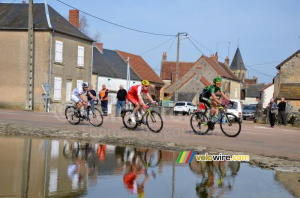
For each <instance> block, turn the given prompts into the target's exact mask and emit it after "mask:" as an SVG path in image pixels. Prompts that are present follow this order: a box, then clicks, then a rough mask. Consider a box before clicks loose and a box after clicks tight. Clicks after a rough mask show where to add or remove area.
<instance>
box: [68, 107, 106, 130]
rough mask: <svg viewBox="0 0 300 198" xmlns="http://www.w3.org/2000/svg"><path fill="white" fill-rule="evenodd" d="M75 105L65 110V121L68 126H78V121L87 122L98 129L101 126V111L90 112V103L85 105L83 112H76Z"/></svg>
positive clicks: (95, 109)
mask: <svg viewBox="0 0 300 198" xmlns="http://www.w3.org/2000/svg"><path fill="white" fill-rule="evenodd" d="M77 105H78V103H75V105H74V106H68V107H67V108H66V110H65V115H66V119H67V120H68V122H69V123H70V124H73V125H76V124H79V122H80V121H84V120H86V121H89V122H90V123H91V124H92V125H93V126H96V127H99V126H101V125H102V124H103V115H102V113H101V111H100V110H99V109H97V108H94V110H92V107H91V105H90V103H89V102H88V104H87V109H86V110H84V111H83V112H80V113H78V112H77V110H76V109H77Z"/></svg>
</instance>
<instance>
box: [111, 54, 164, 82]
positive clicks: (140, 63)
mask: <svg viewBox="0 0 300 198" xmlns="http://www.w3.org/2000/svg"><path fill="white" fill-rule="evenodd" d="M116 52H118V54H119V55H120V56H121V57H122V58H123V59H124V61H127V57H129V58H130V61H129V64H130V66H131V68H132V69H133V70H134V71H135V73H137V74H138V75H139V76H140V78H142V79H145V80H149V81H150V82H151V83H159V84H164V82H163V81H162V80H161V79H160V78H159V76H158V75H157V74H156V73H155V71H154V70H153V69H152V68H151V67H150V66H149V65H148V64H147V62H146V61H145V60H144V59H143V58H142V57H141V56H138V55H135V54H130V53H127V52H122V51H120V50H116Z"/></svg>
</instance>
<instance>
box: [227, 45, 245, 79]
mask: <svg viewBox="0 0 300 198" xmlns="http://www.w3.org/2000/svg"><path fill="white" fill-rule="evenodd" d="M230 70H231V71H232V73H234V75H236V77H238V78H239V79H240V80H242V81H243V80H244V79H245V78H246V73H247V69H246V67H245V66H244V62H243V59H242V55H241V52H240V49H239V46H238V47H237V49H236V52H235V54H234V57H233V60H232V62H231V65H230Z"/></svg>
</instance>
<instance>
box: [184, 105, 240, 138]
mask: <svg viewBox="0 0 300 198" xmlns="http://www.w3.org/2000/svg"><path fill="white" fill-rule="evenodd" d="M233 104H234V102H230V103H229V105H233ZM224 106H225V105H224V104H222V105H221V106H219V107H217V110H218V117H217V118H216V119H215V120H208V118H207V114H208V113H207V109H208V107H207V106H206V104H205V111H197V112H195V113H194V114H193V115H192V117H191V119H190V123H191V127H192V129H193V131H194V132H195V133H196V134H198V135H204V134H206V133H207V132H208V131H210V130H211V131H213V130H214V129H215V124H216V123H218V122H219V123H220V128H221V130H222V132H223V133H224V134H225V135H226V136H228V137H236V136H238V135H239V134H240V132H241V128H242V126H241V121H240V119H239V118H238V117H237V116H235V115H234V114H232V113H227V112H225V109H224Z"/></svg>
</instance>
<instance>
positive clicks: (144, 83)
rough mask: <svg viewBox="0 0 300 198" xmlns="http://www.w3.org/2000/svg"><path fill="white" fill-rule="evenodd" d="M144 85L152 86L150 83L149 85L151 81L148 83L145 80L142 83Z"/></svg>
mask: <svg viewBox="0 0 300 198" xmlns="http://www.w3.org/2000/svg"><path fill="white" fill-rule="evenodd" d="M142 85H147V86H149V85H150V83H149V81H148V80H143V81H142Z"/></svg>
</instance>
